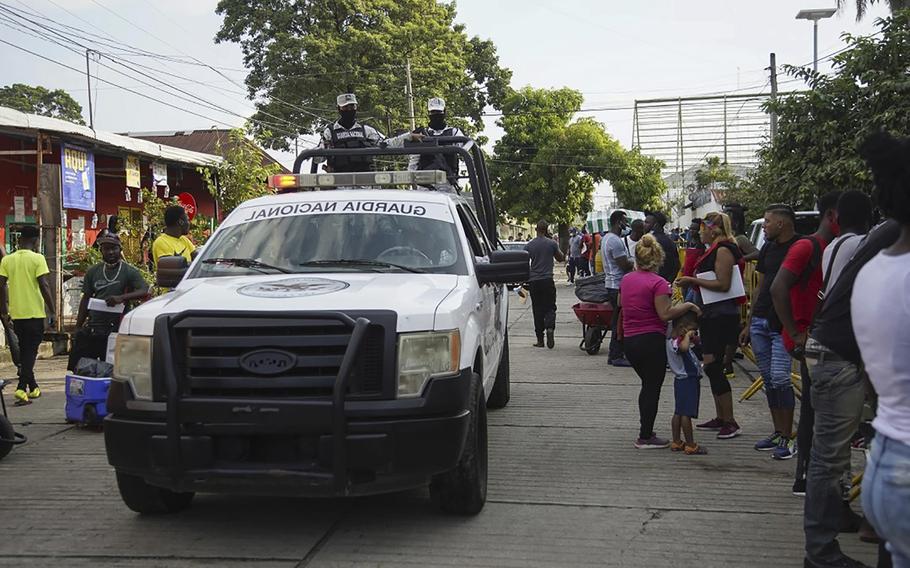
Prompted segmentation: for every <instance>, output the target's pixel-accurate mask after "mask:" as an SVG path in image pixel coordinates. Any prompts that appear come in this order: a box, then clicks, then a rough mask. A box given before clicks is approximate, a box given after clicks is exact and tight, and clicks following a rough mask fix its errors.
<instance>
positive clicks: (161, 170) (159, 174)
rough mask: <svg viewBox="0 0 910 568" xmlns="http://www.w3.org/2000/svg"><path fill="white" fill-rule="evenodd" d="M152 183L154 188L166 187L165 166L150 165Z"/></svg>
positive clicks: (156, 163)
mask: <svg viewBox="0 0 910 568" xmlns="http://www.w3.org/2000/svg"><path fill="white" fill-rule="evenodd" d="M152 183H153V184H154V185H155V186H159V185H167V164H159V163H158V162H155V163H153V164H152ZM136 187H138V186H136Z"/></svg>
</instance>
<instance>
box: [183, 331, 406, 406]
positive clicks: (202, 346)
mask: <svg viewBox="0 0 910 568" xmlns="http://www.w3.org/2000/svg"><path fill="white" fill-rule="evenodd" d="M371 321H373V320H372V319H371ZM393 325H394V324H393ZM175 331H176V332H177V341H178V343H179V344H180V345H179V346H178V349H177V353H180V354H181V355H182V356H183V358H182V361H181V362H180V363H181V366H182V368H183V372H182V373H180V374H182V375H183V376H184V377H185V381H186V382H185V384H184V385H183V392H184V393H185V394H188V395H197V396H219V397H221V396H224V397H259V398H261V397H281V398H286V397H312V396H330V395H331V394H332V387H333V385H334V383H335V379H336V377H337V375H338V372H339V370H340V368H341V363H342V360H343V358H344V353H345V349H346V348H347V345H348V342H349V341H350V338H351V329H350V328H349V327H347V326H345V325H344V324H343V323H342V322H340V321H337V320H333V319H304V318H269V319H265V318H219V317H188V318H185V319H183V320H181V321H180V322H179V323H177V324H176V325H175ZM390 342H391V345H390V346H391V347H394V327H393V328H392V335H391V337H389V336H388V335H387V330H386V328H385V326H383V325H382V323H378V324H377V323H374V324H371V325H370V326H369V327H368V329H367V334H366V336H365V337H364V341H363V343H362V344H361V348H360V352H359V353H358V354H357V358H356V360H355V365H354V370H353V376H352V378H351V381H350V382H349V386H348V392H347V394H348V395H349V396H350V397H352V398H360V397H369V398H374V397H376V396H378V395H381V394H382V393H383V376H384V375H385V374H388V369H387V368H386V365H387V364H388V363H389V361H388V359H389V357H387V356H386V347H387V344H389V343H390ZM275 353H277V355H275V357H277V358H278V360H279V363H280V364H278V365H276V364H275V359H274V358H272V357H271V355H273V354H275ZM251 358H252V359H251ZM257 358H258V359H257ZM260 359H261V360H262V361H263V362H264V364H263V365H259V366H257V365H256V363H257V362H258V361H259V360H260ZM251 360H252V361H253V363H252V364H251V363H250V361H251ZM263 367H264V368H263Z"/></svg>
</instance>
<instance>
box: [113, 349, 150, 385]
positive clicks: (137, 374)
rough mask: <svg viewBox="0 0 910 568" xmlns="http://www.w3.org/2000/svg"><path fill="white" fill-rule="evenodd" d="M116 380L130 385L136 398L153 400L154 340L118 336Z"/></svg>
mask: <svg viewBox="0 0 910 568" xmlns="http://www.w3.org/2000/svg"><path fill="white" fill-rule="evenodd" d="M113 378H114V380H117V381H121V382H124V383H129V384H130V385H131V386H132V388H133V395H135V397H136V398H142V399H145V400H151V399H152V338H151V337H147V336H141V335H123V334H120V335H118V336H117V343H116V344H115V347H114V377H113Z"/></svg>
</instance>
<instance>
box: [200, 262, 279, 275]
mask: <svg viewBox="0 0 910 568" xmlns="http://www.w3.org/2000/svg"><path fill="white" fill-rule="evenodd" d="M202 263H203V264H233V265H234V266H239V267H241V268H252V269H254V270H256V269H263V268H265V269H269V270H277V271H278V272H281V273H284V274H293V272H292V271H290V270H288V269H287V268H281V267H280V266H272V265H271V264H266V263H264V262H259V261H258V260H256V259H253V258H207V259H205V260H203V261H202ZM260 272H263V271H262V270H260Z"/></svg>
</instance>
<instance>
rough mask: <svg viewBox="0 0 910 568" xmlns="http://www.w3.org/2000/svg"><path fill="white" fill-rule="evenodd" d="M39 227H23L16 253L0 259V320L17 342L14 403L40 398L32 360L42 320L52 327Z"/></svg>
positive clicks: (49, 289) (48, 288)
mask: <svg viewBox="0 0 910 568" xmlns="http://www.w3.org/2000/svg"><path fill="white" fill-rule="evenodd" d="M38 235H39V231H38V227H35V226H33V225H26V226H24V227H22V229H21V230H20V233H19V250H17V251H16V252H14V253H12V254H9V255H7V256H5V257H3V260H0V319H2V320H3V323H4V326H6V327H9V326H10V325H12V327H13V329H14V330H15V332H16V337H18V339H19V350H20V355H19V357H20V360H19V385H18V386H17V387H16V393H15V397H16V404H28V403H30V402H31V399H35V398H38V397H40V396H41V389H39V388H38V383H37V382H36V381H35V360H37V359H38V348H39V347H40V346H41V341H42V340H44V321H45V317H47V320H48V323H49V325H54V322H55V319H56V318H55V315H54V314H55V312H54V299H53V296H52V295H51V286H50V280H49V278H48V274H49V273H50V270H48V268H47V261H46V260H45V259H44V256H43V255H40V254H38V253H37V252H35V251H36V250H37V249H38Z"/></svg>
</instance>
